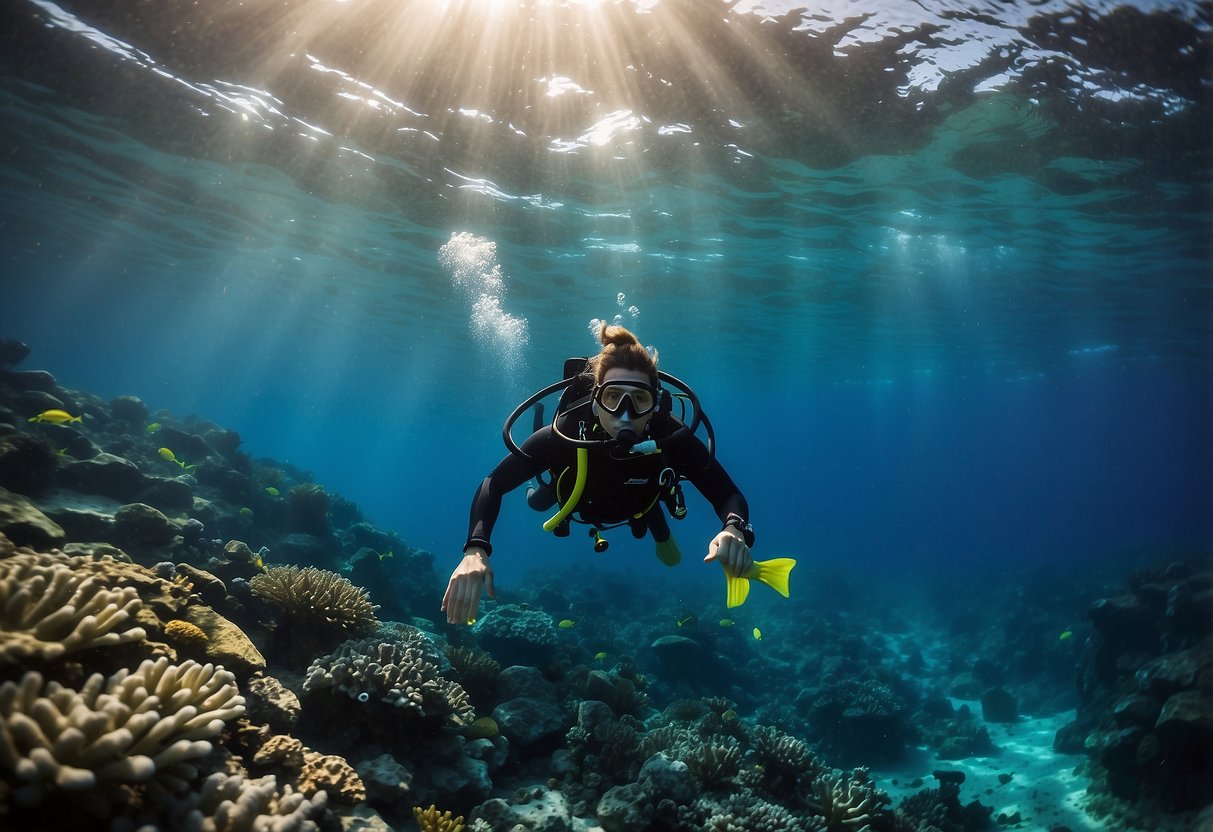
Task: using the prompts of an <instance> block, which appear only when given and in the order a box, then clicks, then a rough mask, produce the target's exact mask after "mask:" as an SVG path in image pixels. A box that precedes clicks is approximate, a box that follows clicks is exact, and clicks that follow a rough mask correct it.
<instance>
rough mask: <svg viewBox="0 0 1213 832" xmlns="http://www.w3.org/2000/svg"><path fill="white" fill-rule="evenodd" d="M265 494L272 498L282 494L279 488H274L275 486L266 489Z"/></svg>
mask: <svg viewBox="0 0 1213 832" xmlns="http://www.w3.org/2000/svg"><path fill="white" fill-rule="evenodd" d="M265 493H266V494H269V495H270V496H271V497H277V496H278V495H279V494H281V493H282V492H281V491H279V490H278V489H277V488H274V486H272V485H271V486H270V487H269V488H267V489H265Z"/></svg>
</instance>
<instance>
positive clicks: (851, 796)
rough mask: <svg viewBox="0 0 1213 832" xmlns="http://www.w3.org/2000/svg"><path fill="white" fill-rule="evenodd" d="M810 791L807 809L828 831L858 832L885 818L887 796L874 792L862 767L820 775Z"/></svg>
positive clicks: (870, 780)
mask: <svg viewBox="0 0 1213 832" xmlns="http://www.w3.org/2000/svg"><path fill="white" fill-rule="evenodd" d="M813 790H814V792H815V794H814V795H813V796H812V797H810V798H809V801H808V803H809V808H810V809H811V810H812V811H814V812H816V813H817V814H819V815H821V818H822V821H823V822H824V824H825V828H826V829H827V830H828V832H848V830H856V829H861V828H863V827H865V826H868V825H871V824H872V823H874V822H876V821H878V820H884V819H886V818H887V817H888V815H889V811H888V809H886V808H885V807H886V806H888V805H889V803H890V800H889V796H888V795H887V794H885V793H884V792H882V791H879V790H877V788H876V786H875V785H874V784H873V783H872V778H871V776H870V775H869V774H868V770H867V769H866V768H857V769H855V770H854V771H852V772H851V773H850V774H846V773H845V772H841V771H832V772H829V773H826V774H822V775H821V776H819V777H818V778H817V780H816V781H815V782H814V784H813Z"/></svg>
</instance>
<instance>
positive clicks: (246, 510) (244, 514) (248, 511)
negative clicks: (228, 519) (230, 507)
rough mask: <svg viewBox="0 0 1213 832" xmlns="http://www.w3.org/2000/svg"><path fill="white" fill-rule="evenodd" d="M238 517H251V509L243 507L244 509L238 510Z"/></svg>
mask: <svg viewBox="0 0 1213 832" xmlns="http://www.w3.org/2000/svg"><path fill="white" fill-rule="evenodd" d="M240 515H241V516H242V517H252V516H253V510H252V509H251V508H249V507H248V506H245V507H244V508H242V509H240Z"/></svg>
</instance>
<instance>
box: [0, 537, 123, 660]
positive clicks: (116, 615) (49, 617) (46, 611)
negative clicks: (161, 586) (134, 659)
mask: <svg viewBox="0 0 1213 832" xmlns="http://www.w3.org/2000/svg"><path fill="white" fill-rule="evenodd" d="M112 560H113V559H112V558H108V557H107V558H102V559H101V560H100V561H98V562H99V563H101V564H102V565H104V564H106V563H107V562H111V561H112ZM85 562H88V563H93V560H92V559H91V558H87V557H77V558H68V557H65V556H61V555H46V554H19V555H15V556H13V557H10V558H7V559H5V560H0V663H13V664H15V663H19V662H21V661H23V660H25V659H28V658H32V657H40V658H42V659H45V660H48V661H53V660H55V659H58V658H61V657H62V656H64V655H66V654H68V653H75V652H78V651H80V650H89V649H92V648H95V647H110V646H113V645H116V644H125V643H127V642H131V641H143V640H144V639H146V638H147V633H146V631H145V630H144V629H143V628H142V627H135V626H132V624H133V616H134V615H135V613H136V612H137V611H138V610H139V609H140V608H141V607H142V606H143V602H142V601H140V600H139V595H138V592H137V591H136V590H135V589H134V588H133V587H124V588H122V589H107V588H106V587H105V586H104V585H103V584H102V583H101V581H100V580H99V579H98V578H96V577H86V576H84V575H81V574H79V573H78V572H77V569H78V567H80V566H81V565H82V564H83V563H85Z"/></svg>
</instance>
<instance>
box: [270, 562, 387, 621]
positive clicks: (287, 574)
mask: <svg viewBox="0 0 1213 832" xmlns="http://www.w3.org/2000/svg"><path fill="white" fill-rule="evenodd" d="M249 588H250V589H252V591H253V594H254V595H256V596H258V597H260V598H264V599H265V600H267V601H269V602H270V603H272V604H274V605H275V606H277V607H280V608H281V609H282V611H283V612H285V613H286V614H287V615H288V616H291V617H293V618H298V619H312V620H315V621H316V622H318V623H325V624H330V625H333V626H335V627H338V628H340V629H341V630H342V631H344V632H347V633H365V632H367V631H369V630H371V629H373V628H374V627H375V626H376V625H377V624H378V623H379V622H378V621H377V620H376V618H375V610H377V609H378V607H377V606H375V605H374V604H372V603H371V600H370V598H369V597H368V596H367V591H366V590H365V589H362V588H360V587H356V586H354V585H353V584H352V583H350V582H349V581H347V580H346V579H345V578H343V577H341V576H340V575H338V574H337V573H336V572H329V571H328V570H325V569H317V568H315V567H314V566H309V567H307V568H305V569H301V568H299V567H298V566H275V567H274V568H273V569H270V570H268V571H267V572H263V573H262V574H260V575H255V576H254V577H253V578H252V579H251V580H250V581H249Z"/></svg>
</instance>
